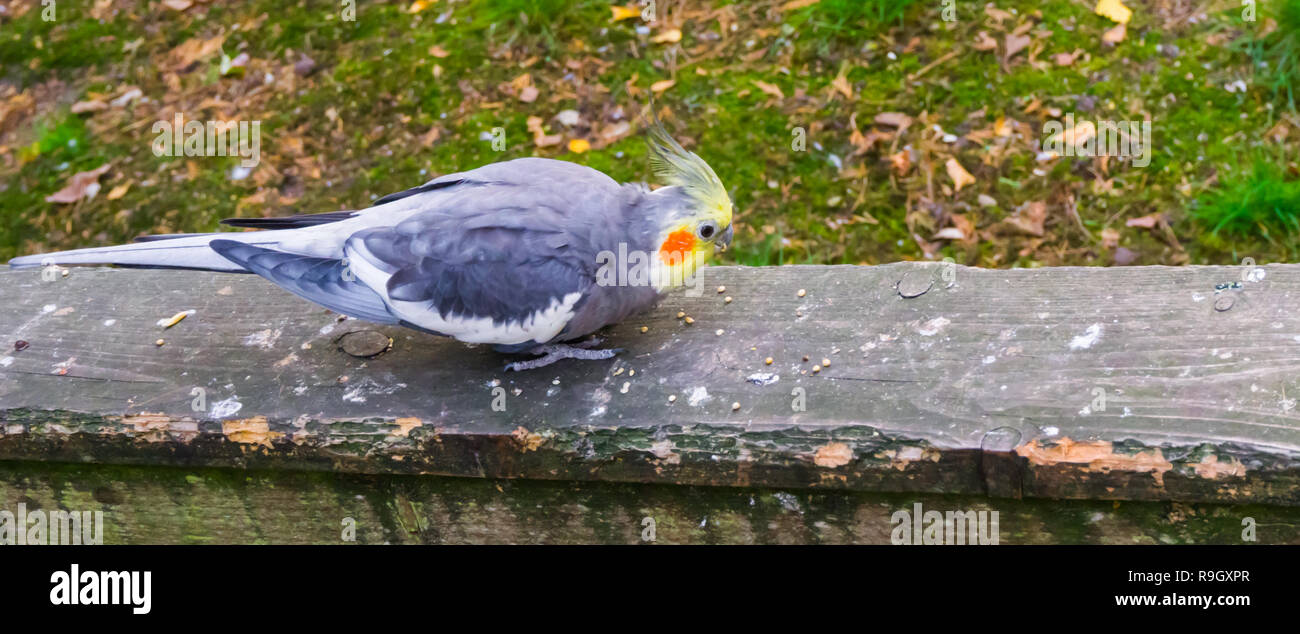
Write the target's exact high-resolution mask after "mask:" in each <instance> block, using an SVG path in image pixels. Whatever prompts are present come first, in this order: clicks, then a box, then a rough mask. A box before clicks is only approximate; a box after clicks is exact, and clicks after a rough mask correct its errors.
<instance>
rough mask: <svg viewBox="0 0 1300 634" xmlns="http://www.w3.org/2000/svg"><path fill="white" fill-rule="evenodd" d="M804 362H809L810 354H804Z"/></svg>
mask: <svg viewBox="0 0 1300 634" xmlns="http://www.w3.org/2000/svg"><path fill="white" fill-rule="evenodd" d="M803 362H804V363H808V355H806V354H805V355H803Z"/></svg>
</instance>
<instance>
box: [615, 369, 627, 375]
mask: <svg viewBox="0 0 1300 634" xmlns="http://www.w3.org/2000/svg"><path fill="white" fill-rule="evenodd" d="M624 369H625V368H619V369H617V370H614V376H618V375H620V374H622V373H623V370H624Z"/></svg>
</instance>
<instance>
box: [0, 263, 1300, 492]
mask: <svg viewBox="0 0 1300 634" xmlns="http://www.w3.org/2000/svg"><path fill="white" fill-rule="evenodd" d="M1246 273H1248V271H1247V269H1245V268H1243V267H1185V268H1169V267H1131V268H1109V269H1101V268H1054V269H1034V270H982V269H972V268H966V267H956V266H951V267H949V266H948V265H942V264H915V263H899V264H892V265H885V266H876V267H854V266H835V267H821V266H818V267H812V266H797V267H779V268H744V267H714V268H710V269H707V270H706V271H705V272H704V274H703V275H702V279H701V281H700V284H701V285H702V287H703V288H702V292H701V293H698V294H697V296H688V295H687V294H685V293H683V294H677V295H672V296H670V297H669V298H667V299H666V300H665V301H664V302H663V304H662V305H661V306H660V308H658V309H657V310H656V311H654V312H652V313H650V314H648V315H646V316H645V317H644V318H642V319H634V320H632V321H629V322H627V323H624V324H622V325H620V326H617V327H615V328H613V329H611V331H610V333H609V342H610V343H611V344H613V345H617V346H620V347H623V348H625V350H626V351H625V352H624V353H623V354H622V355H620V356H619V357H618V358H617V359H615V360H611V361H600V362H579V361H564V362H561V363H560V364H558V365H555V366H552V367H550V368H545V369H542V370H537V371H532V372H527V373H522V374H515V373H506V372H503V371H502V365H503V363H504V362H505V361H507V360H509V359H507V358H505V357H503V356H501V355H499V354H497V353H495V352H493V351H492V350H490V349H489V348H487V347H473V348H471V347H467V346H465V345H463V344H460V343H457V342H454V341H450V340H445V339H439V338H436V337H432V336H428V335H424V334H421V333H417V332H412V331H407V330H402V329H400V328H388V327H379V326H373V325H369V324H365V323H363V322H358V321H354V320H347V321H342V322H340V321H339V320H338V319H337V316H336V315H333V314H330V313H327V312H326V311H324V310H322V309H319V308H317V307H314V306H312V305H310V304H308V303H306V302H304V301H302V300H300V299H298V298H296V297H294V296H292V295H290V294H288V293H285V292H282V291H279V290H278V289H276V288H274V287H273V286H271V285H270V284H269V283H267V282H265V281H263V280H261V279H260V278H257V277H253V276H238V275H216V274H207V273H197V272H182V271H140V270H126V269H89V268H78V269H72V270H71V272H70V274H69V275H67V276H62V275H47V276H44V277H43V276H42V273H41V271H10V270H2V269H0V333H4V336H5V339H4V340H3V341H0V350H2V351H0V431H3V434H2V435H0V460H10V461H41V462H85V463H99V464H130V465H177V466H195V467H197V466H208V467H241V468H260V469H276V470H317V471H331V472H340V473H361V474H388V475H398V474H433V475H453V476H471V477H482V478H531V479H551V480H575V481H591V480H598V481H611V482H642V483H665V484H687V485H723V486H742V487H785V488H822V489H839V490H850V491H876V492H889V491H903V492H932V493H955V494H966V495H978V496H986V495H987V496H995V497H997V496H1000V497H1022V496H1026V497H1049V498H1091V499H1134V500H1176V501H1187V502H1195V501H1202V502H1223V503H1260V504H1274V505H1298V504H1300V460H1298V453H1300V413H1298V412H1297V410H1296V409H1295V407H1294V405H1295V402H1294V400H1293V399H1295V398H1296V397H1297V395H1300V384H1297V382H1296V370H1297V368H1300V313H1298V312H1297V311H1296V310H1295V308H1296V305H1297V304H1300V265H1270V266H1267V267H1263V268H1262V269H1259V270H1257V271H1256V273H1255V274H1254V275H1253V276H1249V277H1250V278H1251V280H1252V281H1245V282H1242V281H1241V280H1242V279H1243V276H1244V274H1246ZM900 282H901V291H902V292H901V293H900ZM1233 283H1239V286H1240V288H1233V287H1228V288H1222V289H1217V290H1216V287H1217V286H1222V285H1225V284H1227V285H1231V284H1233ZM719 285H725V286H726V291H725V293H717V292H715V291H716V287H717V286H719ZM800 289H804V290H805V291H806V292H805V293H804V294H803V296H800V294H799V291H800ZM904 295H906V296H907V297H904ZM728 296H729V297H732V298H733V301H732V302H731V303H726V302H725V301H724V297H728ZM191 309H192V310H194V311H195V312H194V313H193V314H192V315H190V316H189V317H187V318H186V319H184V320H183V321H181V322H179V323H178V324H176V325H174V326H172V327H171V328H168V329H164V328H163V327H162V326H160V325H158V323H157V322H158V321H159V320H162V319H166V318H168V317H170V316H172V315H173V314H174V313H177V312H179V311H184V310H191ZM679 311H684V312H685V313H686V314H687V315H689V316H690V317H692V318H693V320H694V323H693V324H687V323H685V321H684V320H682V319H678V318H677V317H676V315H677V314H678V313H679ZM642 326H645V327H646V328H647V329H648V330H647V332H645V333H642V332H641V331H640V329H641V327H642ZM364 330H374V331H378V332H380V333H382V334H384V335H387V336H389V337H391V338H392V340H393V343H392V347H391V349H389V350H387V351H386V352H383V353H381V354H379V355H378V356H376V357H374V358H369V359H363V358H357V357H353V356H350V355H349V354H346V353H344V352H343V351H341V350H340V348H339V343H338V342H339V338H340V336H342V335H344V334H346V333H351V332H354V331H364ZM719 331H720V334H719ZM158 339H163V340H164V344H163V345H161V346H160V345H156V340H158ZM20 340H21V341H24V342H26V347H25V349H23V350H15V349H14V344H15V342H18V341H20ZM805 356H807V357H808V359H809V360H808V361H804V360H803V358H804V357H805ZM769 357H770V358H772V359H773V362H772V364H771V365H767V364H766V363H765V359H766V358H769ZM823 359H829V360H830V361H831V363H830V364H829V366H827V367H825V368H823V369H821V370H820V371H818V372H814V371H813V366H814V365H820V363H821V361H822V360H823ZM769 374H770V375H774V376H777V377H779V378H778V379H775V380H774V379H773V377H772V376H768V375H769ZM498 388H499V389H498ZM200 390H201V392H200ZM199 393H201V394H202V399H201V401H202V402H197V401H196V399H198V398H199V397H198V396H196V394H199ZM670 397H675V401H671V402H670ZM733 403H735V404H738V408H736V409H734V410H733ZM196 406H201V407H196ZM196 409H197V411H196Z"/></svg>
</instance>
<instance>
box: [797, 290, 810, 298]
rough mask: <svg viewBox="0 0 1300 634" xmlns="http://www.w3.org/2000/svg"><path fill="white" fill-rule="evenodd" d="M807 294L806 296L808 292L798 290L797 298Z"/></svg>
mask: <svg viewBox="0 0 1300 634" xmlns="http://www.w3.org/2000/svg"><path fill="white" fill-rule="evenodd" d="M807 294H808V291H805V290H804V289H802V288H801V289H799V297H803V296H804V295H807Z"/></svg>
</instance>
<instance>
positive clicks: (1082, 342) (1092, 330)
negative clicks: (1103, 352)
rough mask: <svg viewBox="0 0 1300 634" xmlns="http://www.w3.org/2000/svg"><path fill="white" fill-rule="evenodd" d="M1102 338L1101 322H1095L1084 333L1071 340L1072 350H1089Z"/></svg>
mask: <svg viewBox="0 0 1300 634" xmlns="http://www.w3.org/2000/svg"><path fill="white" fill-rule="evenodd" d="M1100 340H1101V324H1093V325H1091V326H1088V329H1087V330H1085V331H1083V334H1081V335H1079V336H1077V337H1075V338H1073V339H1071V340H1070V349H1071V350H1087V349H1088V348H1091V347H1093V346H1094V345H1096V344H1097V342H1098V341H1100Z"/></svg>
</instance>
